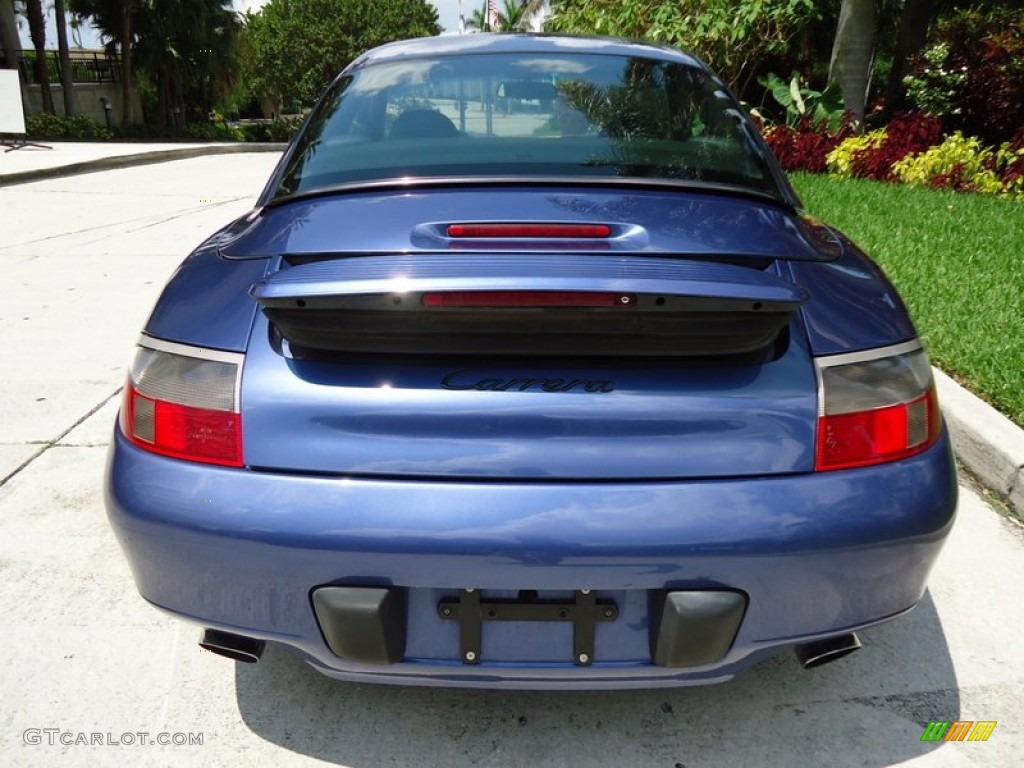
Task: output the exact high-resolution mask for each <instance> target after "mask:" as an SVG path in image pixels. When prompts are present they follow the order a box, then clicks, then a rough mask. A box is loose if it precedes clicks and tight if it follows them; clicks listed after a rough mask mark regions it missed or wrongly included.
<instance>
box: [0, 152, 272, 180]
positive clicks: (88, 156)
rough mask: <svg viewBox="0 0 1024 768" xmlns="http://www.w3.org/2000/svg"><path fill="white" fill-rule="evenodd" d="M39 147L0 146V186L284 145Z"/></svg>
mask: <svg viewBox="0 0 1024 768" xmlns="http://www.w3.org/2000/svg"><path fill="white" fill-rule="evenodd" d="M39 144H40V145H42V146H25V147H21V148H19V149H11V147H10V145H0V187H2V186H6V185H9V184H23V183H25V182H29V181H40V180H42V179H52V178H56V177H58V176H70V175H74V174H78V173H94V172H96V171H107V170H111V169H113V168H126V167H128V166H131V165H144V164H147V163H162V162H165V161H167V160H184V159H186V158H190V157H199V156H200V155H220V154H230V153H234V152H281V151H282V150H283V149H284V148H285V146H286V145H285V144H256V143H241V142H233V143H220V144H215V143H209V144H198V143H197V144H191V143H176V144H175V143H165V144H149V143H142V142H138V143H135V142H133V143H128V142H125V143H112V142H73V141H66V142H45V141H40V142H39Z"/></svg>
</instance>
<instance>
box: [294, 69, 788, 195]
mask: <svg viewBox="0 0 1024 768" xmlns="http://www.w3.org/2000/svg"><path fill="white" fill-rule="evenodd" d="M467 176H468V177H474V176H487V177H494V176H530V177H579V176H605V177H609V176H610V177H634V178H660V179H673V180H691V181H708V182H717V183H726V184H736V185H741V186H745V187H752V188H754V189H757V190H758V191H763V192H768V193H770V194H778V190H777V187H776V184H775V180H774V178H773V176H772V173H771V171H770V170H769V166H768V163H767V162H766V159H765V157H764V155H763V153H762V150H761V148H760V145H759V144H758V143H757V141H756V140H755V139H754V136H753V130H752V128H751V126H750V124H749V122H748V121H747V120H746V119H745V117H744V115H743V113H742V111H741V110H740V108H739V107H738V106H737V105H736V103H735V102H734V101H733V99H732V97H731V96H730V95H729V94H728V93H727V92H726V91H725V89H724V88H723V86H722V85H721V83H720V82H719V81H718V80H716V79H715V78H713V77H711V76H710V75H708V73H707V72H705V71H704V70H702V69H699V68H697V67H694V66H689V65H686V64H681V63H676V62H667V61H661V60H656V59H645V58H638V57H626V56H609V55H564V54H561V53H554V54H529V55H528V54H500V55H499V54H466V55H461V56H444V57H437V58H409V59H403V60H397V61H389V62H385V63H379V64H373V65H369V66H366V67H363V68H361V69H358V70H357V71H355V72H354V73H352V74H350V75H347V76H345V77H343V78H341V79H339V80H338V81H337V82H335V83H334V84H333V85H332V86H331V88H330V90H329V91H328V93H327V94H326V95H325V96H324V98H323V100H322V101H321V103H320V104H319V105H318V106H317V108H316V110H314V113H313V115H312V116H311V117H310V120H309V123H308V125H307V127H306V129H305V130H304V132H303V134H302V135H301V136H300V137H299V140H298V144H297V146H296V149H295V152H294V154H293V155H292V158H291V161H290V163H289V164H288V166H287V167H286V168H285V169H284V171H283V172H282V174H281V175H280V177H279V179H278V184H277V188H276V190H275V196H282V195H288V194H293V193H296V192H304V191H309V190H315V189H318V188H323V187H330V186H334V185H338V184H347V183H353V182H361V181H372V180H383V179H395V178H404V177H419V178H423V177H467Z"/></svg>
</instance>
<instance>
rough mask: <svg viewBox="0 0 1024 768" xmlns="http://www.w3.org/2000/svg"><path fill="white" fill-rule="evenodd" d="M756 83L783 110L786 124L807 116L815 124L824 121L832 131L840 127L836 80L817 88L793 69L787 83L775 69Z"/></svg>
mask: <svg viewBox="0 0 1024 768" xmlns="http://www.w3.org/2000/svg"><path fill="white" fill-rule="evenodd" d="M758 82H759V83H760V84H761V85H762V86H764V88H765V89H766V90H767V91H768V93H770V94H771V96H772V98H773V99H774V100H775V102H776V103H777V104H778V105H779V106H780V107H782V108H783V109H784V110H785V111H786V125H789V126H792V127H797V126H798V125H800V124H801V123H803V122H805V121H806V120H808V119H810V120H811V122H812V123H814V125H815V126H817V125H819V124H820V123H822V122H824V123H826V124H827V126H828V129H829V130H830V131H832V132H833V133H835V132H837V131H838V130H839V126H840V125H841V124H842V122H843V117H844V116H845V114H846V111H845V109H844V108H843V93H842V90H841V89H840V87H839V83H837V82H831V83H829V84H828V85H827V86H826V87H825V89H824V90H822V91H817V90H815V89H813V88H811V87H810V86H809V85H807V84H806V83H804V82H803V81H802V80H801V79H800V75H799V74H797V73H796V72H794V73H793V76H792V77H791V78H790V81H789V82H788V83H787V82H786V81H785V80H783V79H782V78H781V77H779V76H778V75H776V74H775V73H774V72H769V73H768V74H767V75H765V76H764V77H763V78H761V79H760V80H759V81H758Z"/></svg>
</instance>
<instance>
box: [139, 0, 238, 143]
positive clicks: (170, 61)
mask: <svg viewBox="0 0 1024 768" xmlns="http://www.w3.org/2000/svg"><path fill="white" fill-rule="evenodd" d="M150 3H151V4H150V7H149V12H148V13H147V14H146V15H145V16H140V17H139V22H138V25H137V32H138V41H137V43H136V45H135V56H136V63H137V65H138V66H139V68H140V69H144V70H145V71H146V72H148V73H149V74H150V76H151V77H152V79H153V81H154V84H155V85H156V90H157V104H156V115H155V118H156V121H157V122H158V123H160V124H161V125H165V124H167V122H168V118H169V116H170V114H171V110H174V109H175V108H177V110H178V111H179V113H180V114H183V115H188V114H191V116H192V117H193V118H194V117H200V116H201V117H202V118H203V119H205V118H206V116H207V114H208V113H209V111H210V108H211V107H212V106H213V105H214V103H215V102H216V101H217V100H219V98H221V97H223V96H225V95H226V94H225V93H224V92H223V89H224V88H225V87H229V86H230V85H231V80H232V77H233V75H234V72H235V69H236V67H235V66H234V64H235V52H236V48H237V41H238V32H239V29H240V27H241V22H240V20H239V17H238V14H236V13H235V12H234V10H232V8H231V0H150Z"/></svg>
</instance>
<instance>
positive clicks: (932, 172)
mask: <svg viewBox="0 0 1024 768" xmlns="http://www.w3.org/2000/svg"><path fill="white" fill-rule="evenodd" d="M1022 170H1024V149H1019V148H1018V149H1014V148H1013V147H1012V146H1011V145H1010V144H1009V143H1005V144H1003V145H1002V146H1000V147H998V148H992V147H986V146H984V145H983V144H982V143H981V140H980V139H978V138H975V137H966V136H964V135H963V134H962V133H961V132H960V131H956V132H955V133H953V134H952V135H951V136H947V137H946V140H945V141H943V142H942V143H941V144H939V145H937V146H934V147H932V148H930V149H928V150H927V151H925V152H921V153H920V154H916V155H910V156H908V157H905V158H903V159H902V160H900V161H899V162H897V163H896V164H895V165H894V166H893V174H894V175H895V176H896V178H897V179H899V180H900V181H902V182H905V183H907V184H913V185H915V186H927V187H934V188H948V189H953V190H956V191H958V192H980V193H985V194H996V195H1005V196H1012V197H1024V174H1022V173H1021V171H1022Z"/></svg>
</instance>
